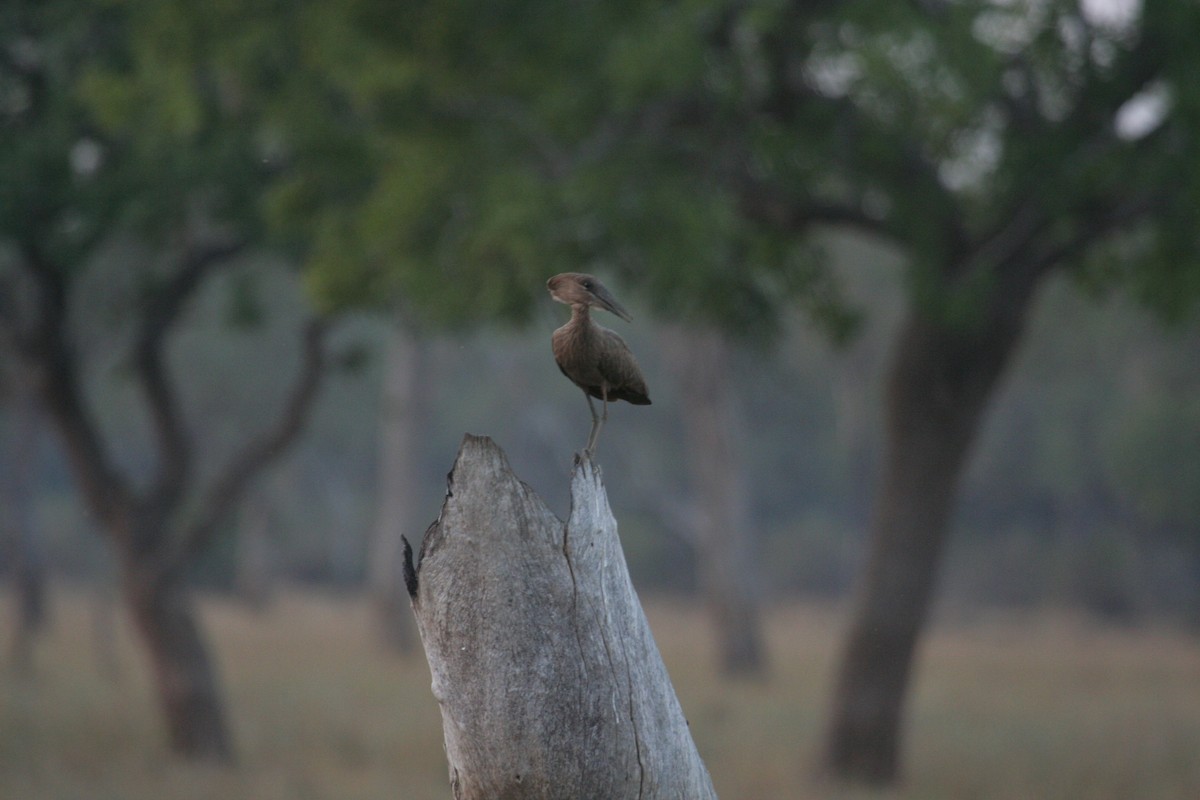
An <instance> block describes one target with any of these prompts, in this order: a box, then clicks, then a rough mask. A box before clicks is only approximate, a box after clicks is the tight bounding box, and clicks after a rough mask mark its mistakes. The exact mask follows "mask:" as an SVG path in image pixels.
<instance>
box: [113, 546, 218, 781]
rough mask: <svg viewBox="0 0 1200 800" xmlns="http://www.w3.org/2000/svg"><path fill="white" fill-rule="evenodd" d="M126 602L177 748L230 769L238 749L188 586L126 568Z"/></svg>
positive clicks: (138, 568)
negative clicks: (226, 764) (228, 763)
mask: <svg viewBox="0 0 1200 800" xmlns="http://www.w3.org/2000/svg"><path fill="white" fill-rule="evenodd" d="M124 588H125V598H126V602H127V603H128V606H129V609H130V612H131V614H132V617H133V621H134V626H135V627H136V629H137V631H138V633H139V634H140V635H141V638H142V641H143V642H144V643H145V645H146V648H147V650H148V652H149V656H150V664H151V668H152V672H153V675H154V680H155V685H156V687H157V689H158V697H159V701H160V702H161V703H162V706H163V711H164V714H165V718H166V723H167V733H168V736H169V739H170V743H171V748H172V750H174V751H175V752H176V753H179V754H183V755H186V756H188V757H189V758H192V759H194V760H199V761H214V762H218V763H227V762H230V761H232V759H233V749H232V745H231V740H230V736H229V729H228V725H227V724H226V721H225V713H224V706H223V704H222V702H221V692H220V687H219V685H218V680H217V675H216V670H215V668H214V666H213V664H212V661H211V659H210V658H209V655H208V647H207V645H206V644H205V642H204V639H203V637H202V636H201V633H200V627H199V624H198V621H197V619H196V613H195V609H194V605H193V603H192V599H191V597H190V595H189V593H188V591H187V589H186V587H184V586H183V585H182V583H181V582H180V581H178V580H175V579H172V578H169V577H168V578H167V579H165V580H164V576H163V574H162V573H161V572H159V571H158V570H154V569H150V570H147V569H145V568H144V567H143V566H142V565H138V564H130V565H127V566H126V568H125V575H124Z"/></svg>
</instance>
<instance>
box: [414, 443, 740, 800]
mask: <svg viewBox="0 0 1200 800" xmlns="http://www.w3.org/2000/svg"><path fill="white" fill-rule="evenodd" d="M407 578H408V586H409V590H410V593H411V594H412V600H413V609H414V611H415V613H416V619H417V629H418V631H419V632H420V636H421V642H422V644H423V645H424V647H425V654H426V657H427V658H428V660H429V667H430V671H431V672H432V675H433V694H434V696H435V697H436V698H437V700H438V702H439V704H440V705H441V710H442V722H443V728H444V733H445V742H446V756H447V758H448V760H449V763H450V781H451V786H452V788H453V791H454V797H455V798H458V799H459V800H476V799H480V800H482V799H483V798H487V800H502V799H503V798H562V799H563V800H565V799H566V798H572V799H575V800H579V799H581V798H606V800H622V798H643V799H644V800H651V799H652V798H686V800H703V799H704V798H715V797H716V795H715V793H714V792H713V788H712V783H711V781H710V780H709V777H708V772H707V770H706V769H705V767H704V764H703V762H702V761H701V760H700V756H699V754H698V753H697V751H696V747H695V744H694V743H693V742H692V738H691V734H690V732H689V731H688V723H687V720H686V719H685V718H684V716H683V712H682V710H681V709H680V706H679V701H678V700H677V699H676V697H675V691H674V689H673V687H672V686H671V682H670V678H669V677H668V676H667V671H666V668H665V667H664V666H663V663H662V659H661V657H660V656H659V653H658V649H657V647H656V646H655V644H654V638H653V636H652V635H651V633H650V628H649V625H648V624H647V622H646V618H645V615H644V614H643V612H642V608H641V605H640V604H639V602H638V599H637V595H636V593H635V592H634V590H633V585H632V583H631V582H630V580H629V573H628V570H627V569H626V566H625V558H624V555H623V553H622V551H621V546H620V541H619V539H618V537H617V525H616V521H615V520H614V519H613V516H612V512H611V510H610V509H609V506H608V498H607V496H606V494H605V491H604V485H603V483H602V481H601V475H600V470H599V469H598V468H597V467H596V465H595V464H594V463H593V462H592V461H591V459H589V458H587V457H586V456H582V457H577V459H576V462H575V469H574V474H573V477H572V481H571V515H570V519H569V520H568V521H567V523H566V524H565V525H564V524H563V522H562V521H561V520H559V519H558V518H557V517H556V516H555V515H554V514H553V513H551V512H550V510H549V509H548V508H547V507H546V505H545V504H544V503H543V502H542V500H541V499H540V498H539V497H538V496H537V495H536V494H535V493H534V492H533V490H532V489H531V488H530V487H529V486H527V485H525V484H524V483H522V482H521V481H520V480H519V479H518V478H517V477H516V475H514V474H513V472H512V470H511V469H510V468H509V466H508V463H507V460H506V459H505V457H504V453H503V452H502V451H501V450H500V448H499V447H497V446H496V445H495V444H494V443H493V442H492V441H491V440H490V439H488V438H485V437H475V436H467V437H466V438H465V439H464V441H463V444H462V448H461V449H460V450H459V454H458V459H457V460H456V461H455V464H454V469H453V470H452V471H451V473H450V476H449V486H448V490H447V495H446V501H445V503H444V504H443V506H442V511H441V514H440V516H439V517H438V520H437V521H436V522H435V523H434V524H433V525H431V526H430V527H429V529H428V530H427V531H426V532H425V537H424V540H423V541H422V543H421V557H420V560H419V562H418V564H417V565H416V566H415V567H410V569H409V570H408V574H407Z"/></svg>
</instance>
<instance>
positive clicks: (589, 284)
mask: <svg viewBox="0 0 1200 800" xmlns="http://www.w3.org/2000/svg"><path fill="white" fill-rule="evenodd" d="M583 288H585V289H587V290H588V291H589V292H590V291H591V290H592V282H591V281H584V282H583Z"/></svg>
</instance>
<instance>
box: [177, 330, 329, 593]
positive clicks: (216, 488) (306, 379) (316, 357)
mask: <svg viewBox="0 0 1200 800" xmlns="http://www.w3.org/2000/svg"><path fill="white" fill-rule="evenodd" d="M328 331H329V325H328V323H327V322H326V321H325V320H322V319H314V320H310V321H309V323H308V324H307V325H306V326H305V328H304V331H303V334H302V342H303V353H302V356H301V357H302V364H301V368H300V372H299V374H298V375H297V377H296V380H295V383H294V384H293V385H292V390H291V393H290V395H289V396H288V399H287V401H286V403H285V406H284V409H283V411H282V413H281V414H280V417H279V419H278V422H277V423H276V425H275V426H274V427H272V428H269V429H267V430H266V431H264V432H263V433H262V434H260V435H259V436H258V438H256V439H254V440H252V441H250V442H249V444H247V445H246V446H245V447H244V448H243V449H242V450H241V451H239V452H238V453H236V454H235V455H234V456H233V458H231V459H230V461H229V462H228V464H227V465H226V466H225V468H224V469H223V470H221V472H220V473H219V474H218V475H217V477H216V478H214V479H213V482H212V484H211V485H210V486H209V488H208V491H207V492H205V493H204V495H203V497H202V498H201V501H200V503H199V506H198V507H199V512H198V516H197V517H196V519H195V520H194V521H193V522H192V523H191V524H190V525H188V526H186V527H185V528H184V529H183V532H182V534H181V535H180V537H179V539H178V540H176V541H174V542H173V545H174V546H173V548H172V549H171V550H170V552H168V553H167V555H166V557H165V558H164V559H163V561H162V564H163V570H164V571H177V570H180V569H182V568H183V567H184V566H186V564H187V563H188V561H189V559H190V557H191V556H192V554H194V553H195V552H197V551H199V550H200V549H202V548H203V547H204V546H205V545H206V544H208V542H209V541H211V540H212V538H213V536H214V535H215V534H216V532H217V530H218V529H219V526H220V524H221V523H222V521H224V520H225V519H226V518H227V517H228V515H229V514H230V512H232V511H233V509H234V507H235V506H236V505H237V504H238V503H239V502H240V501H241V499H242V497H243V496H244V495H245V494H246V492H247V491H248V489H249V488H250V482H251V481H252V480H253V479H254V478H255V477H256V476H257V475H258V474H259V473H260V472H262V470H263V469H265V468H266V467H267V466H269V465H270V464H271V462H272V461H274V460H276V459H277V458H279V457H280V456H281V455H283V453H284V451H285V450H286V449H287V448H288V446H289V445H290V444H291V443H292V442H293V441H294V440H295V439H296V437H297V436H299V434H300V432H301V431H302V430H303V428H304V425H305V423H306V422H307V421H308V416H309V411H310V410H311V408H312V405H313V402H314V401H315V400H316V397H317V394H318V391H319V390H320V387H321V381H322V379H323V377H324V375H325V369H326V360H327V359H326V356H325V339H326V336H327V334H328Z"/></svg>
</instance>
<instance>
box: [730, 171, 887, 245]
mask: <svg viewBox="0 0 1200 800" xmlns="http://www.w3.org/2000/svg"><path fill="white" fill-rule="evenodd" d="M738 201H739V203H740V206H741V209H742V213H743V214H745V215H746V216H747V217H748V218H750V219H753V220H756V221H758V222H761V223H763V224H766V225H770V226H772V227H774V228H776V229H778V230H780V231H782V232H790V233H797V234H799V233H804V232H806V231H808V230H811V229H812V228H813V227H814V226H816V225H830V226H837V225H843V226H848V227H852V228H858V229H859V230H861V231H863V232H866V233H872V234H875V235H878V236H880V237H882V238H885V239H888V240H891V241H896V240H898V238H899V237H898V236H897V234H896V232H895V231H894V230H892V228H891V227H890V226H889V225H888V223H887V220H885V219H883V218H881V217H878V216H875V215H872V214H870V213H868V212H867V211H866V210H865V209H864V208H863V207H862V206H861V204H852V203H830V202H817V201H813V200H807V199H800V198H793V197H789V196H787V195H785V194H784V193H783V192H782V191H780V190H779V189H777V188H775V187H773V186H769V185H767V184H766V183H763V182H762V181H755V180H752V179H750V178H748V177H747V178H745V179H743V180H742V181H741V186H740V187H739V189H738Z"/></svg>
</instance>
